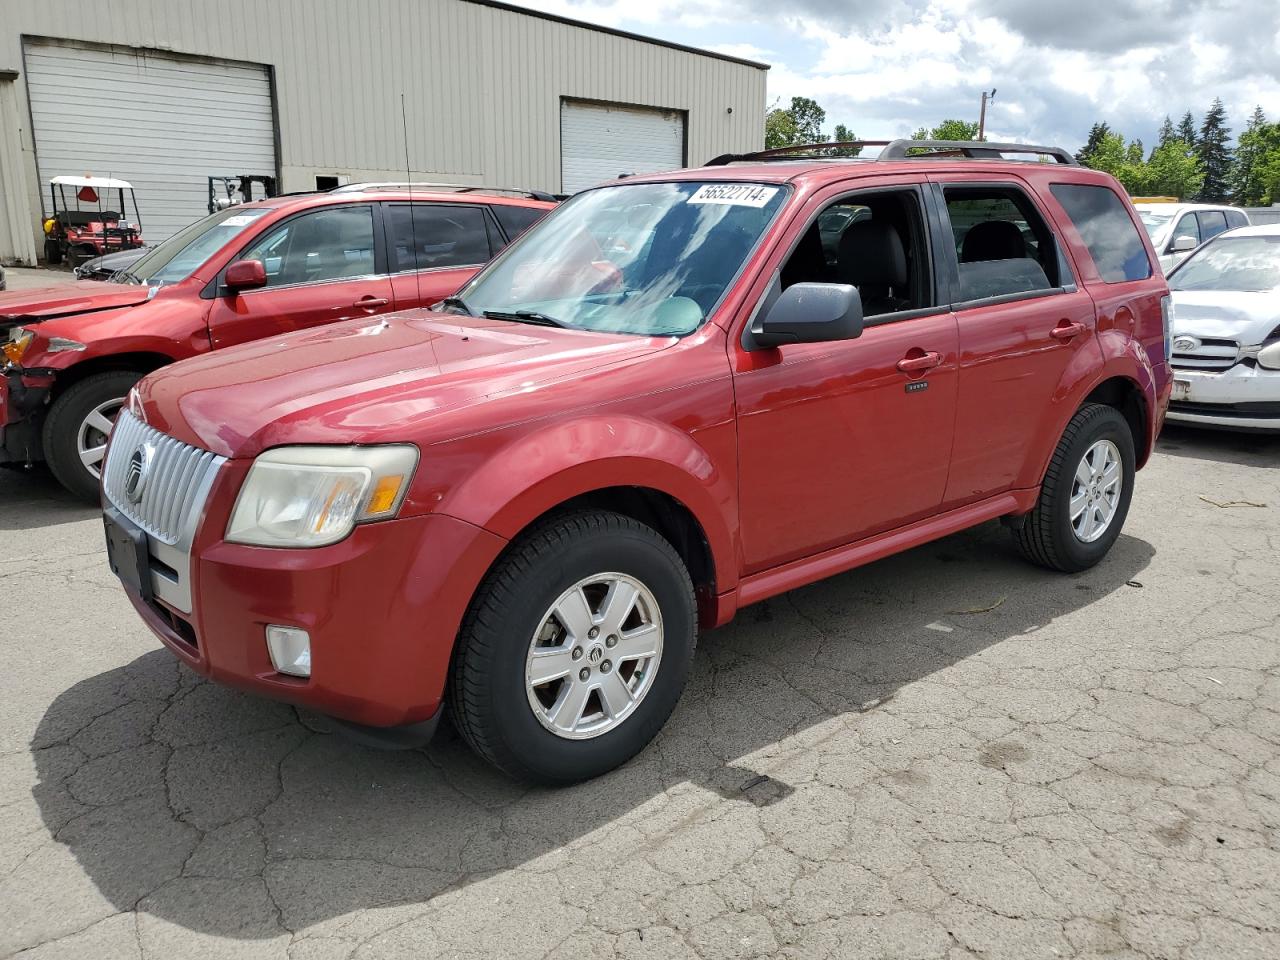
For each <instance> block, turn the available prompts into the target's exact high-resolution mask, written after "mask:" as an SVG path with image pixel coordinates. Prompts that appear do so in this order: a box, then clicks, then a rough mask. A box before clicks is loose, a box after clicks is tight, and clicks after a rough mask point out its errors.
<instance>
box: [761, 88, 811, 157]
mask: <svg viewBox="0 0 1280 960" xmlns="http://www.w3.org/2000/svg"><path fill="white" fill-rule="evenodd" d="M826 120H827V111H825V110H823V109H822V107H820V106H818V102H817V101H816V100H811V99H809V98H808V97H792V98H791V106H789V107H786V108H783V107H776V106H775V107H774V108H773V109H772V110H770V111H769V112H768V113H766V114H765V117H764V145H765V148H766V149H769V150H772V149H774V148H776V147H790V146H794V145H796V144H800V143H823V142H825V140H826V138H825V137H823V135H822V125H823V124H824V123H825V122H826Z"/></svg>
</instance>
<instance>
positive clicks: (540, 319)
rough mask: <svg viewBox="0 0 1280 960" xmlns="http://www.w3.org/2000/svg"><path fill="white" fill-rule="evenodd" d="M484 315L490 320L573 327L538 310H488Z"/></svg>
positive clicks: (564, 327)
mask: <svg viewBox="0 0 1280 960" xmlns="http://www.w3.org/2000/svg"><path fill="white" fill-rule="evenodd" d="M484 315H485V316H486V317H488V318H489V319H490V320H511V321H514V322H515V323H533V324H536V325H538V326H540V327H560V328H562V329H564V330H569V329H573V327H572V325H571V324H568V323H565V322H564V321H563V320H557V319H556V318H555V317H553V316H550V315H549V314H546V313H539V312H538V311H537V310H511V311H506V310H486V311H485V312H484Z"/></svg>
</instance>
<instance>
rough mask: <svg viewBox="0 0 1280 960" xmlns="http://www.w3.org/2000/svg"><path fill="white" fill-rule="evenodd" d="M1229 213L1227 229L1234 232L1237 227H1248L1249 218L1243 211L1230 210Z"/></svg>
mask: <svg viewBox="0 0 1280 960" xmlns="http://www.w3.org/2000/svg"><path fill="white" fill-rule="evenodd" d="M1226 213H1227V229H1228V230H1234V229H1235V228H1236V227H1247V226H1248V225H1249V218H1248V217H1246V216H1245V215H1244V211H1242V210H1228V211H1226Z"/></svg>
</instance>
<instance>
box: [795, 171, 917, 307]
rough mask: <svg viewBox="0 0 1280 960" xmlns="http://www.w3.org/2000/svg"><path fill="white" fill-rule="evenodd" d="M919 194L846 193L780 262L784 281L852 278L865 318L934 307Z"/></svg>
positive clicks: (887, 192) (849, 281) (897, 192)
mask: <svg viewBox="0 0 1280 960" xmlns="http://www.w3.org/2000/svg"><path fill="white" fill-rule="evenodd" d="M924 238H925V233H924V218H923V217H922V216H921V210H920V200H919V196H918V195H917V194H916V193H915V192H914V191H911V190H901V191H897V190H894V191H882V192H876V193H868V194H861V195H855V196H852V197H845V198H842V199H841V200H839V201H837V202H836V203H833V204H831V205H830V206H828V207H827V208H826V209H824V210H823V211H822V212H821V213H820V214H818V217H817V219H816V220H815V221H814V222H813V223H812V224H811V225H810V226H809V228H808V229H807V230H806V231H805V232H804V234H803V235H801V237H800V240H799V242H798V243H797V244H796V246H795V249H794V250H792V251H791V255H790V256H789V257H788V258H787V261H786V262H785V263H784V264H783V265H782V271H781V279H782V286H783V288H784V289H785V288H786V287H789V286H791V285H792V284H796V283H848V284H852V285H853V286H855V287H857V288H858V292H859V293H860V294H861V295H862V313H863V316H866V317H874V316H878V315H881V314H887V313H897V312H900V311H903V310H916V309H919V308H921V307H929V306H933V303H934V301H933V289H932V286H933V285H932V283H931V274H930V270H929V257H928V252H927V251H928V247H927V245H926V243H925V239H924Z"/></svg>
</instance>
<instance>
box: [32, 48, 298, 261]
mask: <svg viewBox="0 0 1280 960" xmlns="http://www.w3.org/2000/svg"><path fill="white" fill-rule="evenodd" d="M24 52H25V55H26V57H25V58H26V75H27V95H28V97H29V98H30V100H31V119H32V129H33V131H34V133H35V144H36V161H37V163H38V165H39V168H40V180H41V202H42V203H43V205H44V208H45V213H46V214H47V213H48V212H49V209H48V208H49V187H48V183H49V179H50V178H51V177H55V176H62V175H72V176H83V175H84V174H86V173H91V174H93V175H94V176H99V177H119V178H120V179H123V180H128V181H129V182H130V183H132V184H133V186H134V188H135V189H136V190H137V194H138V208H139V210H140V211H141V214H142V233H143V237H144V238H145V239H146V241H147V242H148V243H156V242H157V241H160V240H163V239H165V238H166V237H168V236H170V235H171V234H173V233H175V232H177V231H178V230H180V229H181V228H182V227H184V226H186V225H187V224H188V223H190V222H191V221H193V220H195V219H197V218H199V217H202V216H204V215H205V214H206V213H208V210H209V183H208V177H209V176H210V175H214V176H226V175H231V176H235V175H238V174H265V175H268V176H273V175H275V172H276V152H275V123H274V121H273V119H272V109H271V81H270V78H269V76H268V73H267V68H266V67H262V66H257V65H254V64H244V63H229V62H225V61H210V60H198V59H193V58H185V57H180V56H173V55H169V54H159V53H156V52H154V51H150V50H135V49H131V48H127V47H110V48H107V47H93V46H84V45H75V44H69V43H51V42H47V41H31V40H29V41H27V42H26V44H25V51H24Z"/></svg>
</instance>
